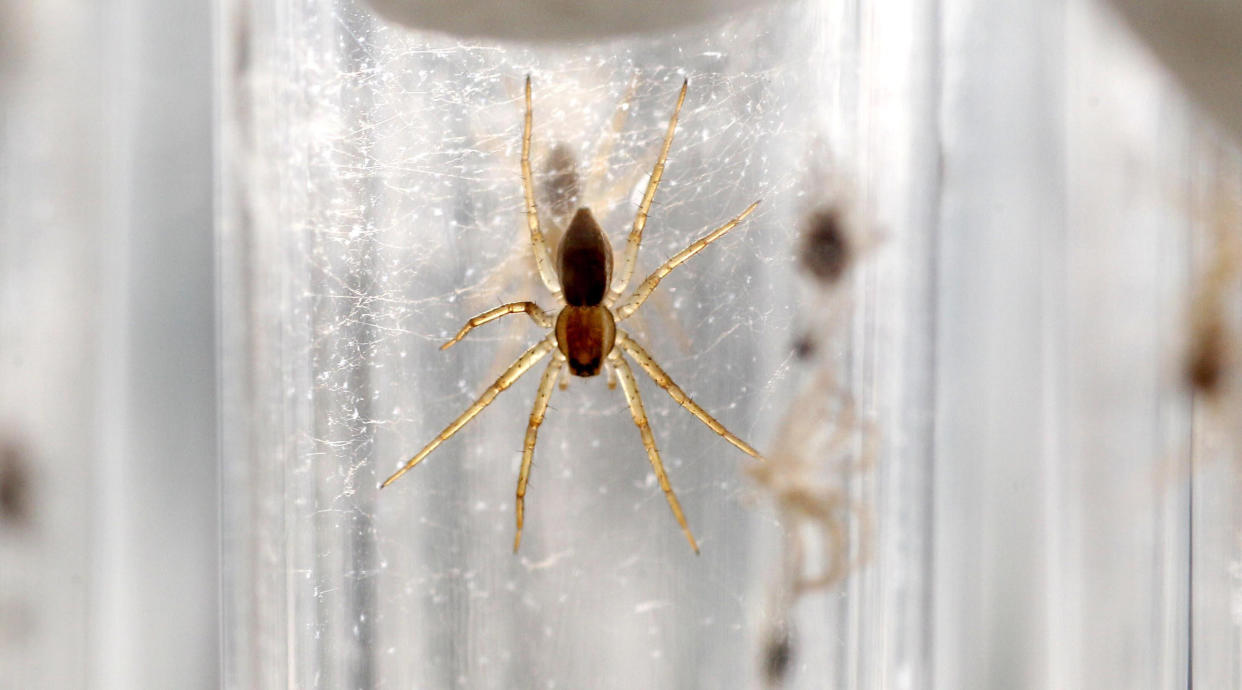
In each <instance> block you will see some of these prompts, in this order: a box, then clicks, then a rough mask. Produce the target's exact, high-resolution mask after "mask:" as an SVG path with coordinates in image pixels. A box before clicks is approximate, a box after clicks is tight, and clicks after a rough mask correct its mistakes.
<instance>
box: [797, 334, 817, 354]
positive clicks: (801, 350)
mask: <svg viewBox="0 0 1242 690" xmlns="http://www.w3.org/2000/svg"><path fill="white" fill-rule="evenodd" d="M793 351H794V357H797V358H798V359H801V360H803V361H805V360H808V359H810V358H811V355H813V354H815V339H814V338H812V337H811V336H810V335H809V334H806V333H803V334H802V335H800V336H798V339H797V340H795V341H794V343H793Z"/></svg>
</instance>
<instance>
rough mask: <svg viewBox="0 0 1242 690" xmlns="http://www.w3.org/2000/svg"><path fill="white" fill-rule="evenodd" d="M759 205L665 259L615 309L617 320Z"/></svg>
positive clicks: (747, 208) (627, 315)
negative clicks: (676, 269)
mask: <svg viewBox="0 0 1242 690" xmlns="http://www.w3.org/2000/svg"><path fill="white" fill-rule="evenodd" d="M758 205H759V202H758V201H756V202H755V203H753V204H751V205H750V206H747V207H746V210H745V211H742V212H741V213H740V214H738V215H737V217H735V218H734V219H733V220H731V221H729V222H728V223H725V224H724V225H722V226H720V227H718V228H716V229H715V230H712V231H711V232H709V233H708V234H707V235H705V236H703V237H701V238H699V239H698V240H695V241H694V242H693V243H691V244H690V246H689V247H686V248H685V249H683V250H681V251H680V252H677V254H675V255H673V258H671V259H669V260H668V261H665V262H664V265H662V266H660V267H659V268H657V269H656V270H654V271H652V272H651V275H649V276H647V279H646V280H644V281H643V282H642V284H640V285H639V286H638V288H637V289H635V290H634V294H632V295H630V298H629V299H627V300H626V301H625V303H624V304H622V305H621V306H620V307H617V308H616V309H614V310H613V313H614V314H615V315H616V318H617V321H622V320H624V319H627V318H629V316H630V315H631V314H633V313H634V311H635V310H637V309H638V308H639V307H641V306H642V304H643V302H645V301H647V297H649V296H650V295H651V291H652V290H655V289H656V286H657V285H659V284H660V281H661V280H663V279H664V277H665V276H667V275H668V274H669V273H672V272H673V269H674V268H677V267H678V266H680V265H681V264H682V263H684V262H685V261H686V260H687V259H689V258H690V257H692V256H694V255H695V254H698V253H699V252H701V251H703V250H704V249H705V248H706V247H707V245H709V244H711V243H712V242H715V241H716V240H718V239H720V238H721V237H723V236H724V234H725V233H726V232H729V231H730V230H732V229H733V227H734V226H735V225H737V224H738V223H741V222H742V221H743V220H745V219H746V216H749V215H750V213H751V211H754V210H755V207H756V206H758Z"/></svg>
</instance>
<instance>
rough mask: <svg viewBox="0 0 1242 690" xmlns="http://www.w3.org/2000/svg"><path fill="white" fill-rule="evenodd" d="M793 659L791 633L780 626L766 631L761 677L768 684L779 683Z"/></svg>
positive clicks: (783, 678)
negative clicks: (766, 637)
mask: <svg viewBox="0 0 1242 690" xmlns="http://www.w3.org/2000/svg"><path fill="white" fill-rule="evenodd" d="M792 661H793V635H792V634H791V633H790V631H789V629H788V628H786V627H784V626H781V627H778V628H774V629H772V630H771V631H769V632H768V639H767V641H766V642H765V643H764V645H763V677H764V679H765V680H766V681H767V683H768V685H769V686H773V685H780V684H781V683H782V682H783V681H784V680H785V676H786V675H787V674H788V673H789V666H790V663H791V662H792Z"/></svg>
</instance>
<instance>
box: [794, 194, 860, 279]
mask: <svg viewBox="0 0 1242 690" xmlns="http://www.w3.org/2000/svg"><path fill="white" fill-rule="evenodd" d="M843 215H844V214H842V212H841V211H840V209H837V208H826V209H821V210H819V211H816V212H815V213H813V214H811V216H810V217H809V218H807V221H806V224H805V225H804V226H803V229H802V242H801V246H800V247H799V248H798V263H799V265H800V266H802V269H803V270H804V271H806V272H807V273H809V274H810V275H811V277H813V278H814V279H815V280H817V281H819V282H821V283H825V284H833V283H836V282H837V281H839V280H841V276H843V275H844V274H845V270H846V269H847V268H849V265H850V259H851V256H850V255H851V253H852V251H853V247H851V246H850V245H851V243H850V238H849V234H848V233H847V231H846V228H845V219H844V218H843Z"/></svg>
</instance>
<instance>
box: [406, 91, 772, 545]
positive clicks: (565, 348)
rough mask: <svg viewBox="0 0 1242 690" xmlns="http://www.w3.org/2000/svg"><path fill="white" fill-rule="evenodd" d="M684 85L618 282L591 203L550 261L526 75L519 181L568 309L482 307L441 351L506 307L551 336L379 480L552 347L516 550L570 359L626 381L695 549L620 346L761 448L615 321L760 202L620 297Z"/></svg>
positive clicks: (533, 236)
mask: <svg viewBox="0 0 1242 690" xmlns="http://www.w3.org/2000/svg"><path fill="white" fill-rule="evenodd" d="M686 86H687V84H686V83H685V82H683V83H682V85H681V93H680V94H679V95H678V97H677V107H676V108H675V109H674V110H673V116H672V118H670V119H669V123H668V131H667V132H666V133H665V135H664V143H663V145H662V146H661V147H660V156H659V158H658V159H657V160H656V165H655V169H654V170H652V172H651V179H650V181H649V182H648V183H647V190H646V192H644V194H643V200H642V203H641V204H640V205H639V207H638V214H637V215H636V216H635V217H634V225H633V227H632V228H631V230H630V235H629V239H628V241H627V242H626V245H625V254H624V256H623V258H622V261H621V269H620V272H619V280H618V281H617V282H616V283H613V281H612V247H611V246H610V245H609V244H608V238H607V237H606V236H605V235H604V232H603V231H602V230H601V229H600V227H599V224H598V223H596V222H595V218H594V217H593V216H592V215H591V211H590V209H586V208H579V209H578V211H577V213H575V214H574V217H573V220H572V221H570V224H569V228H568V229H567V230H566V231H565V236H564V237H563V238H561V243H560V246H559V247H557V252H556V263H555V265H554V264H553V263H552V257H550V256H549V255H548V248H547V242H546V241H545V240H544V236H543V232H542V231H541V230H540V229H539V214H538V212H537V211H536V209H535V192H534V184H533V182H532V179H531V177H532V176H531V169H530V141H531V119H532V118H531V97H530V77H527V78H526V117H525V120H524V126H523V129H522V188H523V191H524V192H525V197H526V224H527V226H528V228H529V229H530V241H531V245H532V249H533V250H534V254H535V268H536V269H537V270H538V271H539V277H540V278H541V279H542V280H543V284H544V286H546V287H547V288H548V290H549V291H551V292H552V295H553V297H554V298H555V299H556V300H557V301H558V302H560V303H561V304H562V307H561V309H560V311H559V312H557V313H555V314H554V313H552V312H547V311H544V310H543V309H542V308H541V307H540V306H539V305H537V304H535V303H534V302H512V303H510V304H503V305H501V306H499V307H496V308H495V309H490V310H488V311H485V312H483V313H482V314H479V315H478V316H476V317H474V318H472V319H470V320H469V321H467V322H466V325H465V326H462V328H461V330H460V331H458V333H457V335H456V336H454V337H453V339H451V340H449V341H448V342H447V343H445V344H444V345H443V346H442V347H441V349H445V348H448V347H449V346H451V345H453V344H454V343H456V342H457V341H459V340H461V339H462V338H464V337H465V336H466V334H467V333H469V332H470V331H471V330H473V329H474V328H476V327H478V326H481V325H483V324H485V323H487V322H489V321H493V320H495V319H498V318H500V317H502V316H506V315H509V314H518V313H525V314H526V315H527V316H529V317H530V318H531V319H532V320H533V321H534V322H535V323H536V324H538V325H539V326H541V327H543V328H547V329H551V333H549V334H548V335H547V336H546V337H544V339H543V340H541V341H539V342H538V343H536V344H535V345H534V346H532V347H531V348H530V349H529V350H527V351H526V352H524V353H523V354H522V355H521V356H520V357H518V358H517V361H515V362H514V363H513V364H511V365H510V366H509V368H508V369H506V370H505V372H504V373H503V374H501V375H500V378H498V379H496V381H495V383H493V384H492V385H491V386H489V387H488V389H487V390H486V391H484V392H483V395H481V396H480V397H479V399H478V400H476V401H475V402H474V404H473V405H471V406H470V407H468V408H466V411H465V412H463V413H462V414H461V416H459V417H458V418H457V419H456V420H454V421H453V423H452V424H449V425H448V426H447V427H446V428H445V429H444V430H443V431H441V432H440V433H439V435H437V436H436V437H435V438H434V439H432V440H431V441H430V442H429V443H428V444H427V445H426V446H424V447H423V449H422V450H420V451H418V454H417V455H415V456H414V457H413V458H410V460H409V461H408V462H406V463H405V465H404V466H402V467H401V469H399V470H397V471H396V472H395V473H393V475H392V476H391V477H389V478H388V479H386V480H384V483H383V484H382V485H381V486H388V485H389V484H391V483H393V482H394V481H396V479H397V478H398V477H400V476H401V475H403V474H405V473H406V472H407V471H409V470H410V468H412V467H414V466H415V465H417V464H418V463H419V462H422V460H423V458H425V457H427V455H428V454H430V453H431V451H433V450H435V449H436V447H437V446H439V445H440V444H441V443H443V442H444V441H447V440H448V439H449V438H450V437H452V436H453V434H455V433H457V431H458V430H460V429H461V428H462V427H463V426H465V425H466V423H467V422H469V421H470V420H471V419H474V417H475V415H477V414H478V413H479V412H481V411H483V408H485V407H487V406H488V405H490V404H491V402H492V401H493V400H495V399H496V396H497V395H499V394H500V392H501V391H503V390H505V389H506V388H508V387H509V386H511V385H513V382H514V381H516V380H517V379H518V378H519V377H521V376H522V374H524V373H526V371H527V370H528V369H530V368H531V367H532V366H534V365H535V363H536V362H538V361H539V360H540V359H543V357H544V356H546V355H548V354H549V353H551V355H552V361H551V362H549V363H548V368H547V369H545V370H544V373H543V378H542V379H541V380H540V382H539V390H538V393H536V394H535V404H534V407H533V408H532V409H531V413H530V423H529V424H528V425H527V427H526V441H525V443H524V444H523V448H522V469H521V471H520V473H519V474H518V487H517V534H516V535H515V536H514V539H513V550H514V551H517V548H518V545H519V544H521V541H522V520H523V517H524V508H525V499H526V486H527V481H528V480H529V478H530V467H531V462H532V460H533V459H534V453H535V439H536V436H537V435H538V433H539V425H540V424H542V423H543V417H544V413H545V412H547V409H548V400H549V399H550V398H551V397H552V389H553V387H554V386H555V385H556V380H557V377H558V376H559V374H560V372H561V367H563V366H566V365H568V367H569V373H571V374H573V375H575V376H595V375H597V374H599V372H600V369H602V368H605V367H607V368H608V369H609V375H610V387H611V386H613V385H615V383H614V382H612V380H611V378H612V376H613V375H615V376H616V377H617V378H618V379H619V380H620V382H621V390H622V391H623V392H624V393H625V399H626V401H627V402H628V403H629V406H630V416H631V417H632V418H633V419H634V424H635V425H636V426H637V427H638V431H639V433H640V434H641V435H642V439H643V447H644V448H645V449H646V450H647V458H648V459H649V460H650V461H651V467H652V469H653V470H654V471H655V474H656V478H657V479H658V480H659V482H660V488H661V489H662V490H663V491H664V496H665V498H667V499H668V504H669V507H670V508H671V509H672V511H673V516H674V517H676V518H677V522H678V524H680V525H681V529H682V531H683V532H685V535H686V539H687V540H688V541H689V542H690V547H691V548H693V549H694V551H695V553H698V551H699V547H698V544H697V543H696V542H695V540H694V535H693V534H692V533H691V532H690V527H689V526H688V525H687V524H686V517H685V515H684V514H683V513H682V510H681V504H680V503H678V501H677V495H676V494H675V493H673V487H672V485H671V484H670V483H669V481H668V475H667V473H665V471H664V463H663V462H662V461H661V460H660V452H659V450H657V449H656V444H655V437H654V436H653V435H652V433H651V427H650V426H649V425H648V423H647V414H646V412H645V411H644V410H643V402H642V398H641V397H640V396H639V393H638V384H637V382H636V381H635V380H634V373H633V372H632V371H631V370H630V366H629V364H628V363H627V362H626V360H625V357H623V356H622V354H621V353H622V352H624V353H625V354H627V355H629V356H630V358H632V359H633V360H634V361H635V362H637V363H638V366H640V367H642V369H643V371H646V372H647V374H648V375H649V376H651V379H652V380H653V381H655V383H656V385H658V386H660V387H661V388H663V389H664V390H665V391H667V392H668V394H669V395H670V396H672V398H673V400H675V401H677V403H678V404H679V405H681V406H682V407H684V408H686V409H687V410H689V411H690V413H691V414H693V415H694V416H695V417H697V418H698V419H699V420H700V421H702V422H703V423H704V424H706V425H707V426H708V427H709V428H710V429H711V430H712V431H714V432H716V433H717V434H719V435H720V436H722V437H724V438H725V440H727V441H729V443H732V444H733V445H734V446H737V447H738V448H739V449H741V450H742V451H743V452H745V453H746V454H748V455H750V456H751V457H755V458H758V457H759V454H758V453H756V452H755V450H754V449H753V448H751V447H750V446H749V445H747V444H746V442H745V441H743V440H742V439H740V438H738V437H737V436H734V435H733V434H732V433H731V432H730V431H729V430H728V429H726V428H724V426H723V425H722V424H721V423H720V422H718V421H716V420H715V419H714V418H713V417H712V416H711V415H709V414H707V412H706V411H705V410H704V409H703V408H702V407H699V405H698V403H696V402H694V400H692V399H691V398H690V396H688V395H686V393H685V391H683V390H682V389H681V388H680V387H678V386H677V384H676V383H673V380H672V379H671V378H669V376H668V374H666V373H664V370H663V369H661V368H660V366H659V365H658V364H656V363H655V360H654V359H652V357H651V355H649V354H647V351H646V350H644V349H643V348H642V346H641V345H639V344H638V343H636V342H634V339H633V338H631V337H630V336H629V335H627V334H626V332H625V331H623V330H621V329H620V328H618V327H617V323H618V322H620V321H624V320H625V319H627V318H629V317H630V316H631V315H633V313H634V312H635V311H637V310H638V308H639V307H640V306H642V304H643V302H645V301H646V300H647V297H648V296H650V295H651V292H652V291H653V290H655V288H656V286H657V285H659V284H660V281H661V280H662V279H663V278H664V277H665V276H667V275H668V274H669V273H670V272H672V270H673V269H674V268H676V267H677V266H679V265H681V264H682V263H683V262H684V261H686V260H687V259H689V258H690V257H692V256H694V255H695V254H697V253H699V252H700V251H702V250H703V248H705V247H706V246H707V245H709V244H711V243H712V242H714V241H716V240H717V239H719V238H720V237H721V236H722V235H724V234H725V233H726V232H728V231H729V230H731V229H733V227H734V226H736V225H737V224H738V223H740V222H742V220H743V219H744V218H746V216H748V215H750V213H751V211H754V210H755V207H756V206H758V205H759V202H758V201H756V202H755V203H753V204H751V205H750V206H748V207H746V210H744V211H742V212H741V213H740V214H738V216H737V217H735V218H734V219H733V220H730V221H729V222H728V223H725V224H724V225H722V226H720V227H718V228H716V229H715V230H713V231H712V232H710V233H708V234H707V235H706V236H704V237H702V238H701V239H699V240H697V241H696V242H694V243H693V244H691V245H690V246H688V247H686V248H685V249H683V250H681V251H680V252H678V253H677V254H675V255H674V256H673V257H672V258H671V259H669V260H668V261H666V262H664V264H663V265H661V266H660V267H659V268H657V269H656V270H655V271H654V272H653V273H652V274H651V275H650V276H648V277H647V279H646V280H644V281H643V282H642V283H641V284H640V285H639V286H638V288H636V289H635V290H634V292H633V294H631V295H630V296H629V297H628V298H627V299H626V300H625V301H624V302H621V303H620V304H618V300H620V298H621V296H622V294H624V292H625V289H626V287H627V286H628V285H629V282H630V278H631V277H632V275H633V273H634V260H635V258H636V257H637V255H638V247H639V245H640V244H641V243H642V238H643V228H644V227H645V226H646V225H647V212H648V211H649V210H650V209H651V202H652V200H653V199H654V198H655V193H656V189H657V188H658V187H659V186H660V178H661V177H662V176H663V175H664V163H665V161H666V160H667V159H668V150H669V147H670V146H671V145H672V142H673V132H674V131H676V129H677V116H678V114H679V113H680V112H681V106H682V103H684V102H685V100H686ZM571 208H572V207H571ZM554 266H555V269H554Z"/></svg>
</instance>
